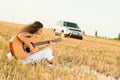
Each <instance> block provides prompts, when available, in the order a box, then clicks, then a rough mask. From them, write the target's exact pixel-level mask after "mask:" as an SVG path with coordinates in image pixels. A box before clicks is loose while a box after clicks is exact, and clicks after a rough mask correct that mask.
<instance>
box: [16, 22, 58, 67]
mask: <svg viewBox="0 0 120 80" xmlns="http://www.w3.org/2000/svg"><path fill="white" fill-rule="evenodd" d="M42 29H43V24H42V23H40V22H39V21H35V22H34V23H32V24H30V25H28V26H26V27H24V28H23V29H22V30H21V31H20V32H19V33H18V35H17V37H18V38H19V39H20V40H21V41H22V42H23V43H24V44H26V45H27V46H28V47H29V49H30V55H29V56H28V57H26V58H24V59H22V62H24V63H26V64H28V63H36V62H39V61H41V59H43V58H46V59H47V60H48V61H49V63H50V64H55V65H56V61H55V59H54V56H53V55H52V50H51V49H50V48H48V46H49V45H50V44H51V42H50V43H49V44H45V45H44V46H42V47H40V46H39V50H38V51H36V52H34V46H33V45H32V44H31V43H30V42H28V40H29V38H28V37H30V38H33V37H36V35H40V34H41V33H42Z"/></svg>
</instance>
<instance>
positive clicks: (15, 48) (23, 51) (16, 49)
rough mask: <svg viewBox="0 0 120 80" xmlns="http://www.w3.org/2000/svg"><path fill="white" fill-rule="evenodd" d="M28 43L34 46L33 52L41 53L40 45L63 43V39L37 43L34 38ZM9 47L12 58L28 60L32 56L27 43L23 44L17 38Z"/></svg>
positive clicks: (29, 39) (11, 41)
mask: <svg viewBox="0 0 120 80" xmlns="http://www.w3.org/2000/svg"><path fill="white" fill-rule="evenodd" d="M27 41H28V42H30V43H31V44H32V45H33V46H34V49H33V51H32V52H37V51H39V47H38V46H39V45H44V44H49V43H50V41H51V42H59V41H61V39H60V38H56V39H53V40H48V41H42V42H35V41H36V38H34V37H32V38H28V40H27ZM9 46H10V52H11V54H12V56H15V57H16V58H19V59H22V58H26V57H27V56H29V55H30V54H31V52H30V48H29V47H28V46H27V45H26V44H25V43H23V42H22V41H21V40H20V39H19V38H18V37H17V36H15V37H13V38H12V39H11V40H10V43H9Z"/></svg>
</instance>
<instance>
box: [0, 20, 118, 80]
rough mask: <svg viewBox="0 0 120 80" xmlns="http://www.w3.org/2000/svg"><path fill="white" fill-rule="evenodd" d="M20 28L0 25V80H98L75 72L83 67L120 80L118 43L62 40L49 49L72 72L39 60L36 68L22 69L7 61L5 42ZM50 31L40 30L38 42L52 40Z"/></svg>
mask: <svg viewBox="0 0 120 80" xmlns="http://www.w3.org/2000/svg"><path fill="white" fill-rule="evenodd" d="M21 27H23V25H20V24H14V23H7V22H0V80H99V76H97V75H95V74H93V73H86V72H84V71H83V70H81V69H80V68H79V66H81V65H87V66H89V67H90V68H91V69H95V70H97V71H99V72H101V73H104V74H107V75H111V76H114V77H119V76H120V41H117V40H109V39H102V38H95V37H91V36H84V39H83V40H78V39H73V38H63V39H62V42H59V43H53V44H52V46H51V48H52V50H53V52H54V53H53V54H54V55H55V57H56V59H57V61H58V62H59V63H60V64H63V65H65V66H68V67H70V68H73V70H70V71H67V70H64V69H63V68H59V67H56V68H55V67H53V68H51V67H48V66H47V62H46V61H45V60H43V61H42V62H41V63H38V64H36V65H23V64H21V63H20V62H19V60H16V59H13V60H12V61H7V57H6V54H7V53H8V52H9V39H10V38H11V37H12V36H13V35H15V34H16V33H17V31H18V30H19V29H20V28H21ZM56 37H59V36H54V35H53V34H52V31H51V30H49V29H44V31H43V34H42V35H41V36H39V38H40V40H41V41H42V40H48V39H53V38H56Z"/></svg>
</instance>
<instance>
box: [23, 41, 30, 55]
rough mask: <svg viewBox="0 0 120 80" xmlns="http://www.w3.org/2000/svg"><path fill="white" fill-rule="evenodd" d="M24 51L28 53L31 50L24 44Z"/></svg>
mask: <svg viewBox="0 0 120 80" xmlns="http://www.w3.org/2000/svg"><path fill="white" fill-rule="evenodd" d="M22 47H23V50H24V51H25V52H27V53H29V52H30V48H29V47H26V46H25V43H22Z"/></svg>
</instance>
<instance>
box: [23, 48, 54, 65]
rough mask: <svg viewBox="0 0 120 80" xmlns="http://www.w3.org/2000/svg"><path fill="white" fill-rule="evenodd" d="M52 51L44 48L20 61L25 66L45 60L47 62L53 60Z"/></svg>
mask: <svg viewBox="0 0 120 80" xmlns="http://www.w3.org/2000/svg"><path fill="white" fill-rule="evenodd" d="M53 57H54V56H53V55H52V50H51V49H50V48H45V49H43V50H40V51H38V52H36V53H33V54H31V55H29V56H28V57H27V58H24V59H22V60H21V61H22V62H23V63H25V64H28V63H36V62H39V61H41V59H44V58H46V59H47V60H48V61H51V60H52V59H53Z"/></svg>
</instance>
